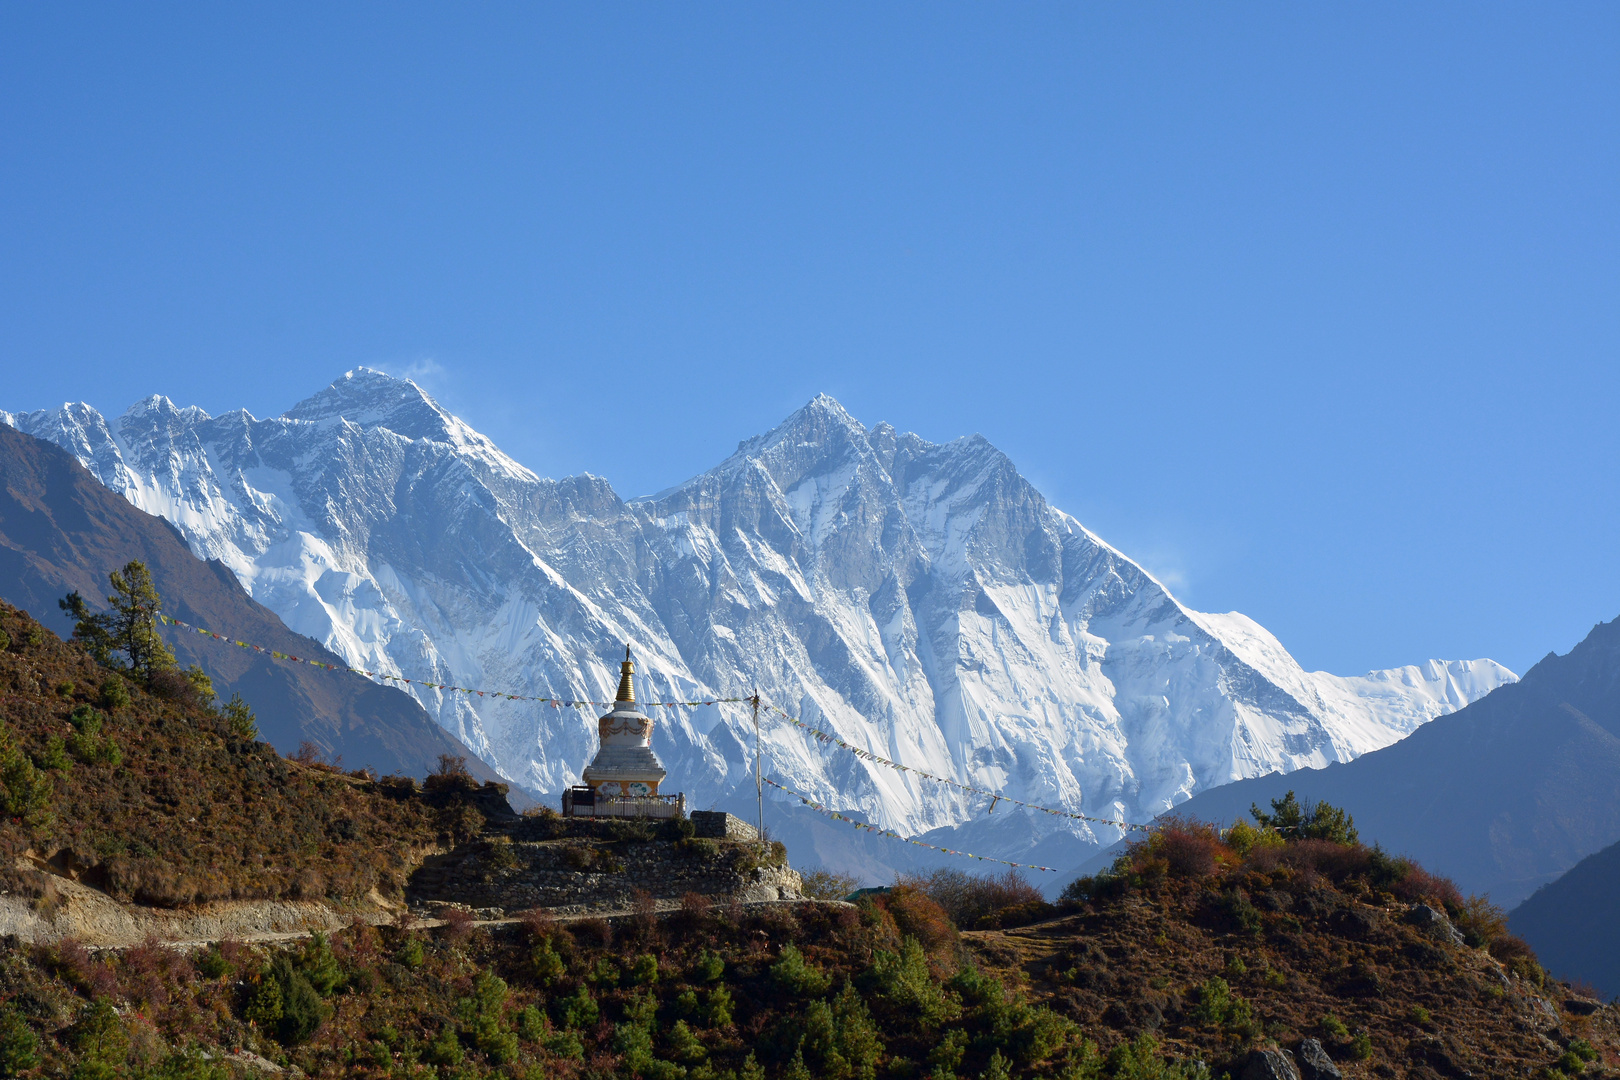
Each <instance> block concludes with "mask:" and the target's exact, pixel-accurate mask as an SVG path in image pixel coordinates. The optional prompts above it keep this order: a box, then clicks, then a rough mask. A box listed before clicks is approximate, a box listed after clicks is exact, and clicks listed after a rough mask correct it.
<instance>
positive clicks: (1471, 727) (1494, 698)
mask: <svg viewBox="0 0 1620 1080" xmlns="http://www.w3.org/2000/svg"><path fill="white" fill-rule="evenodd" d="M1289 790H1293V791H1296V792H1298V794H1299V796H1300V798H1302V799H1308V800H1311V801H1325V802H1330V803H1333V804H1334V805H1336V806H1342V807H1344V808H1345V809H1346V810H1348V811H1349V812H1350V813H1351V814H1353V815H1354V816H1355V819H1356V825H1357V827H1358V828H1359V829H1360V830H1361V835H1362V837H1363V839H1365V840H1367V841H1368V842H1373V841H1376V842H1377V843H1379V844H1382V845H1383V846H1384V847H1385V848H1386V849H1387V850H1389V851H1393V852H1401V853H1404V854H1409V855H1411V856H1412V857H1414V858H1415V859H1417V860H1418V861H1420V862H1422V863H1423V864H1424V865H1426V866H1432V867H1434V868H1435V869H1436V870H1437V871H1439V872H1442V873H1445V874H1446V875H1448V876H1450V877H1452V878H1454V879H1456V881H1457V882H1458V884H1459V885H1461V886H1462V887H1463V889H1464V890H1466V891H1468V892H1479V893H1489V894H1490V896H1491V897H1492V898H1493V899H1494V900H1496V901H1497V902H1498V903H1499V904H1501V905H1503V906H1504V907H1512V906H1513V905H1515V904H1517V903H1518V902H1519V901H1520V900H1522V899H1523V898H1524V897H1526V896H1528V895H1529V894H1530V893H1531V892H1533V891H1534V890H1535V889H1536V888H1537V887H1538V886H1540V885H1542V884H1544V883H1545V882H1547V881H1550V880H1552V879H1553V878H1555V877H1557V876H1558V875H1559V874H1562V873H1563V872H1564V871H1566V870H1568V869H1569V868H1570V867H1572V866H1574V865H1575V864H1576V863H1577V862H1579V861H1580V860H1581V859H1583V858H1585V857H1586V856H1587V855H1590V854H1591V853H1593V852H1595V851H1599V850H1601V849H1602V848H1605V847H1607V846H1609V845H1610V844H1613V843H1615V842H1616V841H1617V840H1620V620H1617V621H1614V622H1607V623H1601V624H1599V625H1598V626H1596V627H1594V628H1593V629H1592V632H1591V633H1590V634H1588V635H1587V636H1586V639H1585V640H1583V641H1582V642H1581V643H1580V644H1579V645H1576V646H1575V648H1573V649H1571V650H1570V651H1569V653H1568V655H1566V656H1557V655H1552V654H1549V655H1548V656H1547V657H1546V659H1544V660H1542V661H1541V662H1540V663H1539V664H1537V665H1536V666H1535V667H1533V668H1531V669H1530V670H1529V671H1528V672H1527V673H1526V674H1525V676H1524V678H1523V679H1521V680H1520V681H1519V682H1517V683H1514V684H1512V685H1509V686H1504V687H1501V688H1500V689H1497V690H1494V691H1492V692H1491V693H1490V694H1489V695H1488V696H1486V697H1485V698H1483V699H1481V700H1479V701H1476V702H1474V703H1473V704H1472V705H1469V706H1468V707H1467V708H1465V709H1461V710H1459V711H1457V712H1455V713H1452V714H1451V715H1450V716H1442V717H1440V718H1439V719H1437V720H1432V721H1430V722H1429V723H1427V724H1425V725H1424V726H1423V727H1421V728H1419V729H1418V730H1417V731H1415V732H1413V733H1412V734H1411V735H1409V736H1407V737H1406V738H1405V739H1403V740H1401V741H1400V742H1398V743H1396V744H1395V745H1394V746H1390V747H1386V748H1385V749H1383V750H1379V751H1377V752H1375V753H1371V754H1367V755H1365V756H1363V757H1360V758H1357V759H1356V760H1355V761H1352V762H1350V763H1349V764H1345V765H1331V766H1329V767H1327V768H1326V769H1309V770H1307V769H1302V770H1300V771H1298V772H1293V773H1289V774H1287V775H1281V774H1274V775H1271V776H1263V777H1259V778H1257V779H1254V780H1242V781H1239V782H1237V783H1234V784H1228V785H1226V786H1225V787H1219V788H1215V789H1214V790H1212V791H1207V792H1204V793H1202V794H1200V795H1198V796H1195V797H1194V798H1192V799H1191V800H1189V801H1188V802H1186V803H1184V804H1182V805H1181V806H1179V807H1177V808H1176V811H1175V812H1176V813H1177V814H1178V815H1185V816H1188V817H1192V818H1197V819H1199V820H1203V821H1233V820H1235V819H1237V818H1240V817H1243V816H1245V815H1246V813H1247V811H1248V809H1249V806H1250V805H1251V804H1255V803H1257V804H1259V805H1261V806H1264V805H1266V803H1267V802H1269V801H1270V800H1272V799H1275V798H1279V797H1281V796H1282V795H1283V794H1284V793H1285V792H1287V791H1289Z"/></svg>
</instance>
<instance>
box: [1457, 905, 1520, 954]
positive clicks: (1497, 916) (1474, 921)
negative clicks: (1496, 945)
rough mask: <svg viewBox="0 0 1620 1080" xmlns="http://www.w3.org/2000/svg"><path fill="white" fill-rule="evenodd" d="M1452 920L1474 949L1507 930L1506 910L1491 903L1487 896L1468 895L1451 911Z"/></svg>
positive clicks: (1485, 944)
mask: <svg viewBox="0 0 1620 1080" xmlns="http://www.w3.org/2000/svg"><path fill="white" fill-rule="evenodd" d="M1452 922H1454V923H1456V924H1457V929H1458V930H1460V931H1462V935H1463V938H1464V939H1465V940H1466V941H1467V942H1468V944H1470V945H1472V946H1474V947H1475V948H1476V949H1477V948H1479V947H1481V946H1489V945H1490V943H1491V942H1493V941H1495V940H1496V939H1497V938H1499V937H1501V936H1502V935H1503V934H1505V933H1507V932H1508V928H1507V912H1505V911H1503V910H1502V909H1501V908H1499V907H1497V906H1496V905H1495V904H1493V903H1491V900H1490V897H1488V896H1470V897H1469V898H1468V899H1467V900H1464V901H1463V902H1462V903H1461V904H1460V905H1458V907H1457V909H1456V910H1455V911H1453V912H1452Z"/></svg>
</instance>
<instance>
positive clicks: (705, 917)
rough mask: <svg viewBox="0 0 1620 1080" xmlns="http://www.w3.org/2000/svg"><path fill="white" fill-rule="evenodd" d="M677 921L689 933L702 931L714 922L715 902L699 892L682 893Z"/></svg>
mask: <svg viewBox="0 0 1620 1080" xmlns="http://www.w3.org/2000/svg"><path fill="white" fill-rule="evenodd" d="M676 921H677V922H679V923H680V925H681V928H682V929H683V930H685V931H687V932H688V933H691V932H693V931H696V930H701V929H702V928H704V927H706V926H708V925H709V924H710V923H711V922H713V921H714V901H713V900H711V899H709V898H708V897H707V896H705V895H703V894H702V893H699V892H685V893H682V894H681V908H680V911H679V912H678V913H677V915H676Z"/></svg>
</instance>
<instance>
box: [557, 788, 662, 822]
mask: <svg viewBox="0 0 1620 1080" xmlns="http://www.w3.org/2000/svg"><path fill="white" fill-rule="evenodd" d="M685 813H686V796H685V795H684V794H682V795H603V794H602V793H601V792H599V791H597V790H596V789H595V788H589V787H571V788H569V789H568V790H567V791H564V792H563V817H600V818H609V817H611V818H675V817H681V816H683V815H684V814H685Z"/></svg>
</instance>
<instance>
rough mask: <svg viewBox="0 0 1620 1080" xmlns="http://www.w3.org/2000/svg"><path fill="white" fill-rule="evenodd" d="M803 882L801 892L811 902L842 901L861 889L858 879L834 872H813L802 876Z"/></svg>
mask: <svg viewBox="0 0 1620 1080" xmlns="http://www.w3.org/2000/svg"><path fill="white" fill-rule="evenodd" d="M802 880H803V882H804V884H803V886H802V887H801V889H800V890H799V891H800V892H802V893H803V894H804V895H805V897H806V898H808V899H811V900H842V899H843V898H844V897H846V896H848V895H849V894H850V893H852V892H854V891H855V890H856V889H858V888H860V887H861V883H860V880H859V879H858V878H855V877H853V876H852V875H850V874H839V873H835V872H834V871H832V870H812V871H810V872H809V873H807V874H804V875H802Z"/></svg>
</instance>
